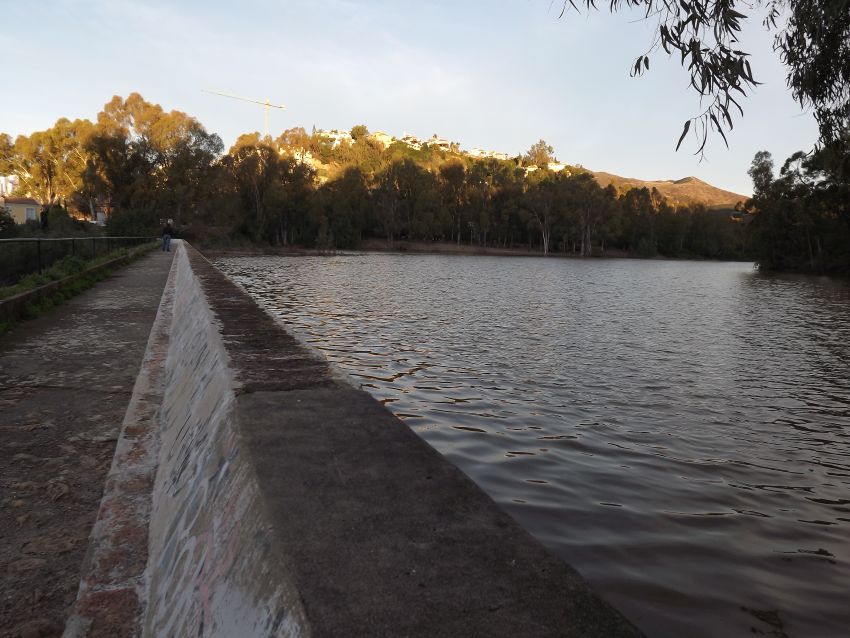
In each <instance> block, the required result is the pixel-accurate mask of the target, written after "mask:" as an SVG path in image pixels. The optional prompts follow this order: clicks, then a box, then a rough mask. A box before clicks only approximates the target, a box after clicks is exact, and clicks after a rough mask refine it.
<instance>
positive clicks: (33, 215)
mask: <svg viewBox="0 0 850 638" xmlns="http://www.w3.org/2000/svg"><path fill="white" fill-rule="evenodd" d="M0 208H3V209H5V211H6V212H7V213H9V214H10V215H11V216H12V220H13V221H14V222H15V223H16V224H25V223H26V222H37V221H38V213H39V211H40V210H41V204H40V203H39V202H38V201H37V200H35V199H33V198H32V197H0Z"/></svg>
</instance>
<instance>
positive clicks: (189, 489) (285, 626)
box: [143, 250, 309, 638]
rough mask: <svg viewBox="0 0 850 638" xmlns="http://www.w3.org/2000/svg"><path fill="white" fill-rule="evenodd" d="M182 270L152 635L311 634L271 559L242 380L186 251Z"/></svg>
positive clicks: (155, 519) (153, 561)
mask: <svg viewBox="0 0 850 638" xmlns="http://www.w3.org/2000/svg"><path fill="white" fill-rule="evenodd" d="M175 271H176V280H175V286H176V289H177V290H179V294H178V295H176V297H175V302H174V321H173V324H172V328H171V338H170V344H169V349H168V360H167V363H166V383H165V387H166V391H165V395H164V398H163V405H162V411H161V415H160V421H161V428H162V429H161V455H160V463H159V469H158V471H157V475H156V482H155V487H154V491H153V509H152V513H151V521H150V541H149V546H150V560H149V563H148V579H149V590H148V595H147V596H148V597H147V609H146V611H145V615H144V623H143V633H144V635H150V636H189V635H192V636H195V635H199V632H200V634H202V635H207V636H244V637H245V638H250V637H251V636H257V637H259V636H301V635H307V634H308V633H309V632H307V631H306V630H305V629H304V628H305V627H306V625H307V623H306V619H305V618H304V612H303V609H302V608H301V605H300V602H299V600H298V595H297V592H296V591H295V589H294V586H293V585H292V583H290V582H288V579H287V575H286V571H285V565H284V562H283V561H282V560H281V559H280V557H275V556H274V555H273V554H272V549H271V547H272V540H271V538H270V534H271V530H270V528H269V525H268V524H267V520H266V517H265V516H264V513H263V511H262V505H261V503H260V501H259V493H258V489H257V479H256V476H255V473H254V472H253V470H252V468H251V465H250V463H249V462H248V461H247V459H246V455H245V454H244V452H243V450H242V449H241V444H240V441H239V437H238V434H237V430H236V424H235V419H234V398H235V397H234V387H235V385H234V379H233V374H232V373H231V371H230V369H229V368H228V359H227V354H226V351H225V349H224V345H223V343H222V340H221V337H220V336H219V334H218V332H217V330H216V326H215V323H214V320H213V315H212V313H211V311H210V308H209V306H208V305H207V302H206V299H205V297H204V294H203V292H202V291H201V289H200V285H199V283H198V281H197V279H196V278H195V277H194V274H193V272H192V270H191V267H190V265H189V261H188V258H187V256H186V251H185V250H178V252H177V255H176V256H175Z"/></svg>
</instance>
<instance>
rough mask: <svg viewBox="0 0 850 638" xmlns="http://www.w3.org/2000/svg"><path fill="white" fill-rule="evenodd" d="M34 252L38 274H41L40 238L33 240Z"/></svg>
mask: <svg viewBox="0 0 850 638" xmlns="http://www.w3.org/2000/svg"><path fill="white" fill-rule="evenodd" d="M35 246H36V253H37V255H38V274H39V275H40V274H41V238H38V239H36V240H35Z"/></svg>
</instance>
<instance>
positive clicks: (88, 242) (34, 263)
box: [0, 237, 158, 286]
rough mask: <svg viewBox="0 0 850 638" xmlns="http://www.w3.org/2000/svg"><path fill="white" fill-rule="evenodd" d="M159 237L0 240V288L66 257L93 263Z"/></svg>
mask: <svg viewBox="0 0 850 638" xmlns="http://www.w3.org/2000/svg"><path fill="white" fill-rule="evenodd" d="M157 239H158V238H157V237H15V238H13V239H0V286H8V285H12V284H14V283H16V282H17V281H18V280H19V279H21V278H22V277H25V276H26V275H29V274H32V273H39V274H40V273H41V272H42V271H43V270H44V269H46V268H49V267H50V266H51V265H53V264H54V263H55V262H57V261H59V260H60V259H64V258H65V257H71V256H75V257H79V258H80V259H83V260H86V261H87V260H91V259H94V258H96V257H99V256H102V255H106V254H108V253H111V252H113V251H114V250H117V249H119V248H130V247H132V246H138V245H140V244H144V243H147V242H152V241H156V240H157Z"/></svg>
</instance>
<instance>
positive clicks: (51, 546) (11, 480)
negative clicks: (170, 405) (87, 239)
mask: <svg viewBox="0 0 850 638" xmlns="http://www.w3.org/2000/svg"><path fill="white" fill-rule="evenodd" d="M173 254H174V253H162V252H155V253H153V254H151V255H149V256H147V257H144V258H142V259H140V260H139V261H137V262H135V263H134V264H132V265H130V266H128V267H127V268H125V269H123V270H121V271H119V272H117V273H116V274H114V275H113V276H112V277H111V278H109V279H108V280H106V281H104V282H102V283H100V284H98V285H97V286H95V287H94V288H92V289H91V290H89V291H87V292H86V293H84V294H82V295H80V296H78V297H75V298H74V299H72V300H70V301H68V302H67V303H65V304H64V305H62V306H60V307H59V308H56V309H54V310H53V311H52V312H50V313H48V314H47V315H45V316H43V317H40V318H38V319H36V320H33V321H30V322H27V323H24V324H21V325H20V326H18V327H17V328H15V329H14V330H13V331H12V332H10V333H8V334H6V335H4V336H3V337H0V446H2V453H0V592H2V593H0V636H2V637H3V638H6V637H11V636H15V637H17V636H22V637H26V638H30V637H45V636H60V635H61V634H62V631H63V628H64V623H65V619H66V617H67V615H68V612H69V609H70V607H71V605H72V604H73V602H74V599H75V597H76V594H77V587H78V585H79V579H80V566H81V563H82V561H83V557H84V554H85V550H86V544H87V540H88V536H89V532H90V531H91V526H92V524H93V522H94V520H95V516H96V514H97V509H98V505H99V503H100V498H101V495H102V492H103V484H104V480H105V478H106V474H107V472H108V470H109V466H110V463H111V462H112V456H113V453H114V450H115V442H116V438H117V434H118V431H119V428H120V426H121V422H122V420H123V417H124V412H125V411H126V409H127V403H128V401H129V398H130V394H131V392H132V389H133V384H134V382H135V378H136V374H137V372H138V369H139V364H140V362H141V359H142V354H143V353H144V350H145V345H146V344H147V339H148V334H149V332H150V328H151V324H152V323H153V320H154V317H155V316H156V311H157V307H158V305H159V300H160V297H161V295H162V291H163V287H164V285H165V280H166V277H167V275H168V269H169V267H170V264H171V256H172V255H173Z"/></svg>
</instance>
